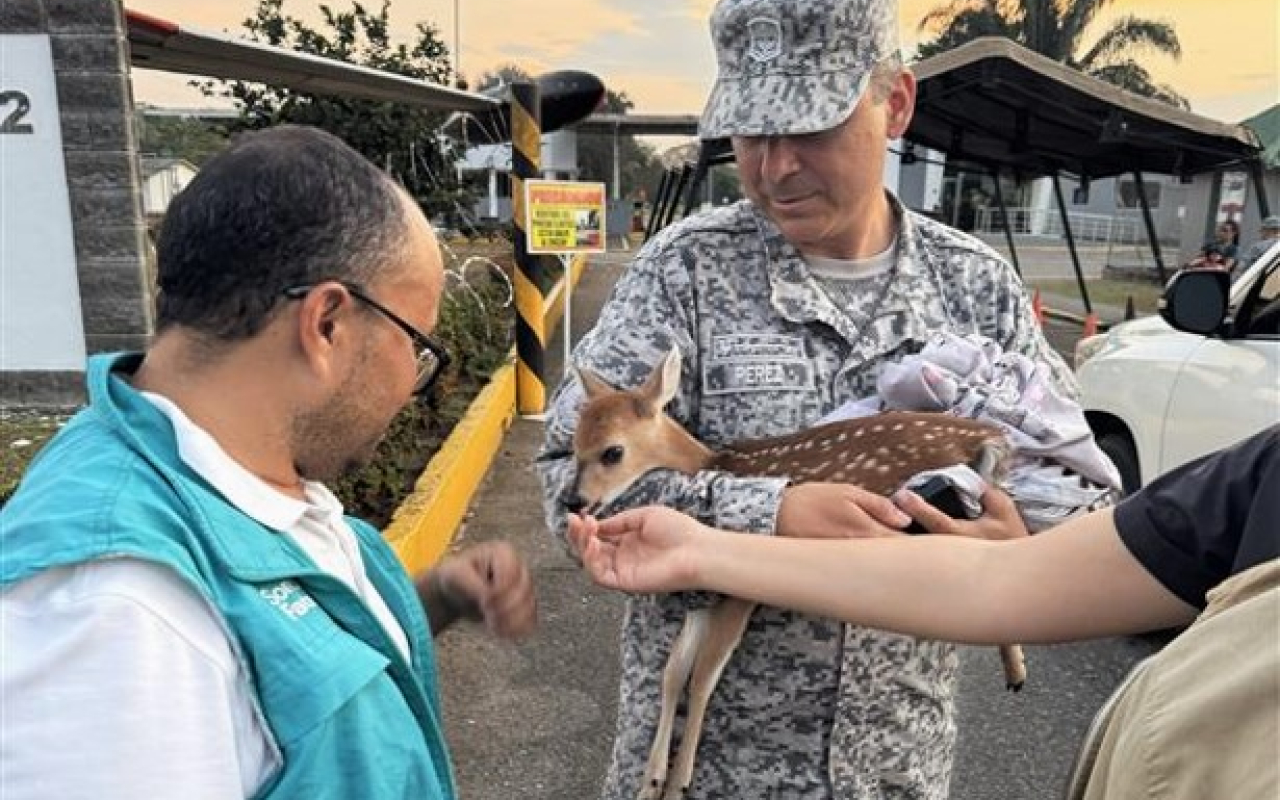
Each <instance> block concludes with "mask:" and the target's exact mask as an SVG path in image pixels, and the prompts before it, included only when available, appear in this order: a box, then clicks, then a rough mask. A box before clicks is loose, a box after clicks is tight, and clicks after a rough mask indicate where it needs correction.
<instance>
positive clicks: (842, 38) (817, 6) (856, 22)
mask: <svg viewBox="0 0 1280 800" xmlns="http://www.w3.org/2000/svg"><path fill="white" fill-rule="evenodd" d="M711 36H712V39H714V41H715V47H716V64H717V66H718V67H719V74H718V75H717V76H716V83H715V86H714V87H713V88H712V90H711V97H710V99H709V100H708V101H707V107H706V109H705V110H704V111H703V112H702V121H701V122H700V124H699V126H698V135H699V136H700V137H701V138H703V139H719V138H722V137H725V136H777V135H788V134H799V133H813V132H815V131H824V130H828V129H830V128H834V127H835V126H837V125H839V124H840V123H842V122H844V121H845V119H847V118H848V117H849V115H850V114H851V113H853V109H854V107H855V106H856V105H857V104H858V101H859V100H860V99H861V98H862V94H863V92H864V91H866V88H867V84H868V83H869V82H870V79H871V71H872V69H873V68H874V67H875V65H876V64H878V63H879V62H880V61H882V60H884V59H885V58H888V57H889V56H891V55H894V54H896V53H897V52H898V3H897V0H720V2H719V3H717V4H716V7H715V10H714V11H712V13H711Z"/></svg>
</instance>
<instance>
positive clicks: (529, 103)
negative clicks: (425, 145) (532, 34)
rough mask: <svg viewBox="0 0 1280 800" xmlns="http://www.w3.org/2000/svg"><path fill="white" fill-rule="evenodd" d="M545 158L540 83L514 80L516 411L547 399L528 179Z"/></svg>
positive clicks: (533, 408) (533, 411)
mask: <svg viewBox="0 0 1280 800" xmlns="http://www.w3.org/2000/svg"><path fill="white" fill-rule="evenodd" d="M541 161H542V114H541V100H540V98H539V93H538V87H537V85H536V84H533V83H528V82H522V83H513V84H511V199H512V203H513V214H512V216H513V221H514V222H515V234H516V235H515V256H516V313H517V319H516V410H517V411H518V412H519V413H520V414H521V415H522V416H533V415H537V414H541V413H542V412H543V411H544V410H545V408H546V404H547V390H546V385H545V383H544V381H543V366H542V362H543V358H542V356H543V350H544V348H545V331H544V330H543V329H544V327H545V318H544V313H545V312H544V310H543V309H544V307H545V301H544V299H543V298H544V296H545V293H546V291H545V288H544V287H543V282H544V281H545V280H546V278H545V276H544V274H543V270H542V265H541V262H542V259H541V258H540V257H539V256H536V255H531V254H530V253H529V239H528V236H529V232H528V230H527V226H528V223H529V221H528V219H526V210H525V196H524V183H525V181H527V180H529V179H530V178H537V177H538V175H539V167H540V165H541Z"/></svg>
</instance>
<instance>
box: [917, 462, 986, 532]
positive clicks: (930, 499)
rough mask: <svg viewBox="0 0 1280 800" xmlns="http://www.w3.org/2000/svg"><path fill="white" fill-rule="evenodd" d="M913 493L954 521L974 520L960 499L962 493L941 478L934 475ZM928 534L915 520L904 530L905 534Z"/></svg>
mask: <svg viewBox="0 0 1280 800" xmlns="http://www.w3.org/2000/svg"><path fill="white" fill-rule="evenodd" d="M911 491H913V492H915V493H916V494H918V495H920V496H921V497H923V498H924V499H925V502H927V503H928V504H929V505H931V506H933V507H934V508H936V509H938V510H939V511H941V512H942V513H944V514H946V515H947V516H948V517H951V518H953V519H973V517H971V516H969V511H968V509H966V508H965V506H964V501H963V500H961V499H960V493H959V492H958V491H956V487H955V486H953V485H952V484H951V483H950V482H949V481H948V480H946V479H945V478H943V477H941V476H938V475H934V476H933V477H932V478H929V480H927V481H925V482H924V483H923V484H921V485H920V486H917V487H916V488H914V489H912V490H911ZM928 532H929V531H927V530H925V528H924V526H923V525H921V524H920V523H919V522H916V521H914V520H913V521H912V522H911V525H910V526H908V527H906V528H904V529H903V533H928Z"/></svg>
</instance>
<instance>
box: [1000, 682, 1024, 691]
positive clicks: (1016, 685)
mask: <svg viewBox="0 0 1280 800" xmlns="http://www.w3.org/2000/svg"><path fill="white" fill-rule="evenodd" d="M1022 684H1023V682H1022V681H1009V682H1008V683H1006V684H1005V685H1004V688H1006V689H1008V690H1009V691H1011V692H1020V691H1022Z"/></svg>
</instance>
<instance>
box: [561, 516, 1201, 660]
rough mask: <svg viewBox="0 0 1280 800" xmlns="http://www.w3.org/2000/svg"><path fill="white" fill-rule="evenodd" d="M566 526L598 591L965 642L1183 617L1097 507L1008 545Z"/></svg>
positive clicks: (623, 520) (582, 523)
mask: <svg viewBox="0 0 1280 800" xmlns="http://www.w3.org/2000/svg"><path fill="white" fill-rule="evenodd" d="M1006 502H1007V501H1006ZM570 535H571V537H572V539H573V541H574V542H575V544H576V545H577V546H578V549H579V551H580V553H581V554H582V558H583V563H584V565H585V566H586V568H587V569H588V570H589V571H590V572H591V574H592V576H593V577H594V578H595V579H596V581H597V582H599V583H601V584H602V585H604V586H608V587H612V588H619V589H624V590H627V591H642V592H644V591H671V590H677V589H692V588H701V589H710V590H714V591H717V592H722V593H725V594H731V595H737V596H740V597H745V598H747V599H751V600H754V601H756V602H760V603H764V604H768V605H773V606H781V607H786V608H795V609H798V610H801V611H804V612H808V613H813V614H820V615H824V616H829V617H835V618H838V619H843V620H846V621H848V622H852V623H855V624H859V625H866V626H870V627H876V628H883V629H886V630H893V631H899V632H902V633H908V634H912V635H916V636H923V637H928V638H935V639H946V640H951V641H959V642H969V643H974V644H1000V643H1005V642H1012V641H1017V642H1026V643H1035V642H1061V641H1070V640H1075V639H1085V638H1092V637H1099V636H1108V635H1115V634H1121V633H1134V632H1138V631H1144V630H1152V629H1156V628H1163V627H1168V626H1172V625H1176V624H1181V623H1185V622H1188V621H1190V620H1191V619H1193V618H1194V616H1195V614H1196V610H1195V609H1194V608H1192V607H1191V606H1188V605H1187V604H1185V603H1184V602H1182V601H1181V600H1179V599H1178V598H1177V597H1176V596H1175V595H1173V594H1172V593H1171V592H1169V591H1168V590H1167V589H1165V588H1164V586H1163V585H1162V584H1161V583H1160V582H1159V581H1157V580H1156V579H1155V578H1154V577H1152V576H1151V575H1150V574H1149V573H1148V572H1147V571H1146V570H1145V569H1144V568H1143V567H1142V565H1141V564H1140V563H1139V562H1138V561H1137V560H1136V559H1135V558H1134V557H1133V556H1132V555H1131V554H1130V552H1129V550H1128V549H1127V548H1126V547H1125V545H1124V543H1123V542H1122V541H1121V540H1120V538H1119V535H1118V533H1117V531H1116V527H1115V524H1114V522H1113V519H1112V510H1111V509H1103V510H1101V511H1098V512H1094V513H1092V514H1089V515H1086V516H1083V517H1080V518H1077V519H1075V520H1072V521H1070V522H1068V523H1066V524H1064V525H1061V526H1059V527H1057V528H1054V529H1053V530H1050V531H1046V532H1044V533H1041V534H1038V535H1036V536H1033V537H1026V538H1020V539H1014V540H1010V541H987V540H981V539H974V538H967V537H962V536H938V535H935V536H915V537H912V536H898V537H890V538H880V539H865V540H804V539H786V538H773V537H753V536H735V535H731V534H725V533H723V532H720V531H716V530H714V529H711V528H708V527H705V526H703V525H700V524H699V523H697V522H696V521H694V520H691V519H689V518H688V517H685V516H683V515H681V514H678V513H676V512H673V511H671V510H670V509H663V508H652V507H651V508H643V509H636V510H633V511H629V512H625V513H623V514H621V515H619V516H617V517H614V518H612V519H609V520H604V521H600V522H597V521H595V520H590V519H586V520H584V519H580V518H579V519H574V520H572V522H571V526H570Z"/></svg>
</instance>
